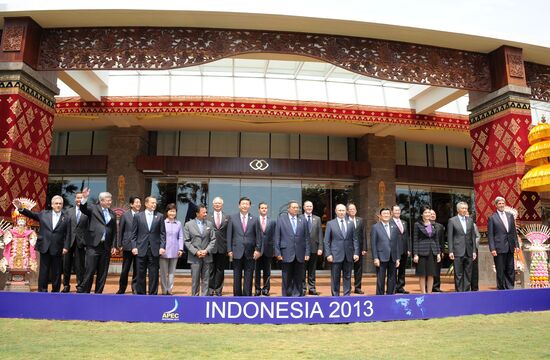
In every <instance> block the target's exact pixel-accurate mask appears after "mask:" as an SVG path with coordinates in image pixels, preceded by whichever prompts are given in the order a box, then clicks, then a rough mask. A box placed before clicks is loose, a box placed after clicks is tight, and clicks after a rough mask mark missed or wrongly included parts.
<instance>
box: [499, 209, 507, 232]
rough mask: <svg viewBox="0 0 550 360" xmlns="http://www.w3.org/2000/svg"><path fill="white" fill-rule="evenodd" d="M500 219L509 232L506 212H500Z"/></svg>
mask: <svg viewBox="0 0 550 360" xmlns="http://www.w3.org/2000/svg"><path fill="white" fill-rule="evenodd" d="M499 214H500V218H501V219H502V222H503V223H504V227H505V228H506V231H508V219H506V214H505V213H504V212H500V211H499Z"/></svg>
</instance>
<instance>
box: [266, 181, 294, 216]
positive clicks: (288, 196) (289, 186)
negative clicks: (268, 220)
mask: <svg viewBox="0 0 550 360" xmlns="http://www.w3.org/2000/svg"><path fill="white" fill-rule="evenodd" d="M290 200H296V201H298V204H300V206H301V204H302V185H301V181H300V180H273V181H272V182H271V204H269V205H270V210H269V212H270V214H271V216H272V217H274V218H277V217H278V216H279V215H280V214H284V213H286V212H287V209H288V202H289V201H290Z"/></svg>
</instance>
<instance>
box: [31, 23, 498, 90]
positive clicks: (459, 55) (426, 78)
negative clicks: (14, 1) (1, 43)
mask: <svg viewBox="0 0 550 360" xmlns="http://www.w3.org/2000/svg"><path fill="white" fill-rule="evenodd" d="M262 52H264V53H283V54H294V55H303V56H307V57H311V58H315V59H319V60H322V61H326V62H328V63H331V64H334V65H336V66H339V67H342V68H344V69H347V70H349V71H352V72H355V73H358V74H362V75H365V76H370V77H374V78H378V79H384V80H391V81H402V82H410V83H416V84H430V85H436V86H444V87H452V88H460V89H469V90H477V91H490V90H491V81H490V69H489V60H488V56H487V55H486V54H480V53H474V52H466V51H460V50H453V49H445V48H437V47H431V46H424V45H417V44H410V43H400V42H392V41H385V40H375V39H368V38H357V37H346V36H336V35H318V34H303V33H290V32H274V31H246V30H217V29H192V28H71V29H45V30H44V33H43V36H42V40H41V45H40V56H39V61H38V69H39V70H60V69H63V70H69V69H73V70H83V69H144V70H145V69H173V68H180V67H187V66H193V65H199V64H204V63H207V62H211V61H214V60H218V59H222V58H224V57H229V56H235V55H239V54H244V53H262Z"/></svg>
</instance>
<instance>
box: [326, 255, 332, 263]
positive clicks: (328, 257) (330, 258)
mask: <svg viewBox="0 0 550 360" xmlns="http://www.w3.org/2000/svg"><path fill="white" fill-rule="evenodd" d="M332 259H333V257H332V255H329V256H327V261H328V262H329V263H331V262H332Z"/></svg>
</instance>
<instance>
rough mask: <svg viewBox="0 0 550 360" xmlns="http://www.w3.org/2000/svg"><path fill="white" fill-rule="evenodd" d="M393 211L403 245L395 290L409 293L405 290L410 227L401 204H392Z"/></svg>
mask: <svg viewBox="0 0 550 360" xmlns="http://www.w3.org/2000/svg"><path fill="white" fill-rule="evenodd" d="M391 213H392V218H391V221H392V222H393V223H394V224H395V226H397V229H398V230H399V231H398V233H397V235H398V238H399V244H400V245H401V246H400V249H401V257H400V259H399V266H398V267H397V284H396V285H395V292H396V293H399V294H408V293H409V292H408V291H407V290H405V275H406V274H405V273H406V271H407V260H408V259H409V256H411V243H410V235H409V229H408V227H407V226H408V225H407V223H406V222H404V221H403V220H401V208H400V207H399V205H394V206H392V209H391Z"/></svg>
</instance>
